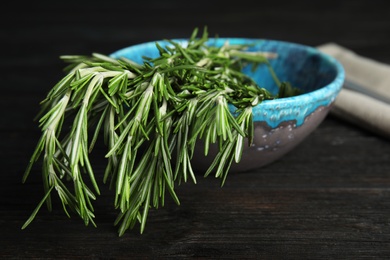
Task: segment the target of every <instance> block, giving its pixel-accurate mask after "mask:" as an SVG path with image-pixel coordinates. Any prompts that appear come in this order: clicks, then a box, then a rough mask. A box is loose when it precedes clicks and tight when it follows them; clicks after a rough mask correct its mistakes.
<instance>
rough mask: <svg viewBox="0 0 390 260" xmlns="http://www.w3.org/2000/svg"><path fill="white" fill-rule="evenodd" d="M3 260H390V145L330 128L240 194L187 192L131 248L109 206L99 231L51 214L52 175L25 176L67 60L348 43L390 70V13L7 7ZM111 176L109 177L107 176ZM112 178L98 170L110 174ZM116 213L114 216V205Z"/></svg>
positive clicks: (287, 7) (250, 180) (199, 6)
mask: <svg viewBox="0 0 390 260" xmlns="http://www.w3.org/2000/svg"><path fill="white" fill-rule="evenodd" d="M0 5H1V6H0V28H1V31H0V43H1V46H2V49H1V54H0V55H1V63H0V75H1V83H0V84H1V86H0V90H1V94H0V113H1V115H0V116H1V118H2V120H1V121H0V125H1V128H0V144H1V149H0V163H1V164H0V165H1V178H2V180H1V181H0V183H1V184H0V204H1V207H0V213H1V214H0V225H1V228H0V237H1V238H0V258H4V259H11V258H15V259H24V258H29V257H35V258H38V259H42V258H45V259H48V258H56V259H73V258H83V259H86V258H90V259H116V258H119V259H128V258H129V256H138V258H137V259H140V258H141V259H146V258H147V257H148V256H153V257H159V256H160V257H161V256H165V257H167V258H170V259H172V258H179V259H181V258H185V257H191V256H197V257H199V258H202V257H203V258H205V257H211V258H213V259H215V258H219V257H222V258H232V259H247V258H258V257H260V258H261V257H262V256H263V257H264V258H266V259H269V258H272V259H275V258H277V259H286V258H290V257H291V258H297V259H305V258H309V259H319V258H323V259H337V258H339V257H340V258H342V259H349V258H350V257H351V258H352V259H358V258H359V257H367V258H375V257H379V258H381V259H384V258H387V257H388V256H389V255H390V250H389V246H390V244H389V241H390V225H389V223H388V221H389V218H390V204H389V201H390V200H389V198H390V191H389V187H390V186H389V185H390V178H389V176H388V172H389V167H390V166H389V163H388V162H389V160H390V159H389V154H390V145H389V142H388V141H387V140H384V139H383V138H381V137H378V136H375V135H373V134H372V133H369V132H366V131H364V130H362V129H360V128H358V127H356V126H354V125H350V124H348V123H346V122H342V121H340V120H338V119H336V118H333V117H332V116H329V117H328V118H327V119H326V120H325V121H324V123H323V124H321V126H320V127H319V129H318V130H316V131H315V132H314V133H313V134H312V135H311V136H310V137H309V138H308V139H307V140H306V141H305V142H304V143H303V144H302V145H301V146H299V147H298V148H297V149H296V150H295V152H294V153H292V154H291V155H290V156H288V157H286V158H284V159H283V160H281V161H279V162H278V163H275V164H273V165H270V166H269V167H266V168H264V169H261V170H259V171H258V172H253V173H247V174H246V175H245V176H246V177H245V178H243V177H242V176H241V177H240V176H230V181H228V183H227V185H226V187H224V188H223V189H222V190H221V189H219V182H218V181H216V180H213V178H209V179H207V180H202V179H201V178H200V180H199V184H198V185H192V184H189V185H184V187H183V188H181V189H179V195H180V196H181V197H182V205H181V206H180V207H177V206H176V205H174V204H173V203H172V202H169V201H168V202H167V206H166V208H165V209H160V210H159V211H158V212H155V211H153V212H151V213H150V214H151V216H150V217H149V219H150V222H149V223H148V225H147V228H146V233H145V234H143V235H142V236H139V234H138V230H137V231H135V232H132V233H129V234H128V235H126V236H125V237H123V238H118V237H117V236H116V228H114V227H112V223H113V221H114V218H115V216H116V214H117V212H116V211H114V210H113V209H112V208H110V206H107V204H99V203H100V201H102V202H101V203H104V201H106V203H111V197H110V196H109V195H103V196H102V198H101V199H99V200H98V201H99V203H98V204H97V215H98V214H100V215H99V216H100V218H99V220H98V225H99V226H98V228H97V229H95V228H85V227H84V225H83V223H81V221H80V220H79V219H78V217H77V216H75V215H74V216H73V217H72V218H71V219H70V220H69V219H67V217H66V216H65V214H63V212H62V209H61V206H60V205H57V207H56V209H55V210H54V211H53V212H51V213H47V211H46V210H45V209H44V208H43V209H42V212H41V213H39V215H38V218H37V219H36V220H35V222H33V224H32V225H31V227H29V228H28V229H27V230H24V231H21V230H20V227H21V225H22V224H23V222H24V221H25V220H26V218H27V217H28V216H29V214H30V213H31V211H32V210H33V208H34V207H35V205H36V203H37V202H38V201H39V200H40V199H41V198H42V187H41V179H40V173H39V169H36V170H35V171H34V172H33V173H32V177H31V178H30V179H29V181H28V182H27V183H26V184H24V185H22V184H21V176H22V174H23V171H24V169H25V167H26V165H27V162H28V160H29V158H30V156H31V153H32V151H33V148H34V146H35V144H36V142H37V140H38V138H39V129H38V127H37V123H36V122H34V121H33V120H32V119H33V118H34V116H35V115H36V113H37V112H38V110H39V102H40V101H41V100H42V99H43V98H44V97H45V94H46V92H47V91H48V90H50V89H51V87H52V86H53V85H54V84H55V83H57V81H58V80H59V79H60V78H61V77H62V76H63V75H64V74H63V72H62V69H63V67H64V63H63V62H62V61H61V60H60V59H59V57H60V56H61V55H73V54H86V55H89V54H91V53H92V52H99V53H102V54H110V53H112V52H114V51H116V50H118V49H121V48H124V47H127V46H130V45H133V44H138V43H142V42H145V41H154V40H160V39H172V38H185V37H189V36H190V34H191V33H192V31H193V29H194V28H195V27H198V28H199V29H203V28H204V27H205V26H207V28H208V32H209V35H210V36H214V35H215V36H217V35H218V36H221V37H248V38H267V39H275V40H283V41H291V42H297V43H301V44H306V45H311V46H317V45H320V44H323V43H328V42H335V43H338V44H340V45H342V46H344V47H347V48H349V49H351V50H353V51H355V52H357V53H358V54H361V55H363V56H367V57H370V58H373V59H376V60H378V61H382V62H386V63H389V64H390V8H389V5H388V1H387V0H382V1H381V0H370V1H363V0H346V1H335V0H328V1H313V0H311V1H308V0H306V1H284V0H283V1H260V0H259V1H245V0H238V1H233V2H232V1H229V2H226V1H212V0H208V1H206V0H198V1H173V0H168V1H163V0H160V1H157V0H149V1H142V0H141V1H130V0H129V1H118V0H107V1H101V0H97V1H82V0H78V1H77V0H68V1H28V2H24V1H11V2H10V1H3V3H1V4H0ZM99 167H100V168H99ZM102 167H103V165H100V166H98V167H97V169H101V168H102ZM109 205H111V204H109Z"/></svg>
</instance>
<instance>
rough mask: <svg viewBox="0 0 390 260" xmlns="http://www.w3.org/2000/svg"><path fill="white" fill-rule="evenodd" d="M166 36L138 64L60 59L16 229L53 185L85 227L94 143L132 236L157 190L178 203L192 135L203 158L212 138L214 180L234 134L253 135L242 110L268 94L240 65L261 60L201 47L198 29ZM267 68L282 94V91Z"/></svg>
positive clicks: (90, 212) (263, 61) (233, 148)
mask: <svg viewBox="0 0 390 260" xmlns="http://www.w3.org/2000/svg"><path fill="white" fill-rule="evenodd" d="M167 41H168V43H170V45H169V47H165V48H163V47H162V46H160V45H159V44H158V43H156V47H157V48H158V50H159V51H160V55H159V57H157V58H149V57H144V62H143V64H136V63H134V62H133V61H130V60H127V59H124V58H121V59H113V58H111V57H108V56H105V55H102V54H96V53H94V54H92V55H91V56H62V57H61V58H62V59H63V60H64V61H66V62H68V63H69V66H68V67H66V72H67V75H66V76H65V77H64V78H63V79H61V80H60V81H59V82H58V83H57V84H56V85H55V86H54V87H53V88H52V89H51V91H50V92H49V93H48V95H47V97H46V98H45V99H44V100H43V101H42V103H41V105H42V110H41V112H40V113H39V115H38V118H39V126H40V128H41V130H42V136H41V138H40V139H39V141H38V144H37V146H36V149H35V151H34V153H33V155H32V157H31V160H30V163H29V165H28V167H27V169H26V172H25V174H24V177H23V182H25V181H26V179H27V177H28V175H29V173H30V171H31V169H32V166H33V165H34V164H35V163H36V162H37V161H38V160H39V159H40V158H41V159H42V176H43V187H44V192H45V195H44V197H43V199H42V200H41V202H40V203H39V204H38V206H37V207H36V209H35V210H34V211H33V213H32V214H31V216H30V218H29V219H28V220H27V221H26V222H25V224H24V226H23V227H22V228H25V227H27V226H28V225H29V224H30V222H31V221H32V220H33V219H34V217H35V216H36V214H37V212H38V211H39V209H40V208H41V207H42V205H43V204H44V203H45V202H46V204H47V206H48V208H49V209H50V208H51V199H50V198H51V195H52V193H53V192H54V191H55V192H57V194H58V196H59V198H60V200H61V202H62V205H63V209H64V211H65V213H66V214H67V215H68V216H69V217H70V214H69V210H70V211H72V212H75V213H77V214H78V215H79V216H80V217H81V218H82V219H83V221H84V222H85V224H86V225H88V224H89V223H92V224H93V225H95V222H94V218H95V215H94V208H93V203H92V202H93V200H95V199H96V196H97V195H99V185H98V184H97V181H96V178H95V177H96V175H95V172H94V170H93V166H92V165H91V162H90V157H89V156H90V152H91V151H92V150H93V148H94V145H95V143H96V142H98V141H99V140H102V142H104V144H105V145H106V147H107V154H106V158H107V165H106V168H105V172H104V177H103V182H104V183H107V182H108V183H109V185H110V187H111V188H112V189H113V190H114V191H115V201H114V205H115V207H116V208H117V209H118V211H119V214H118V217H117V219H116V220H115V225H118V226H119V231H118V232H119V235H120V236H122V235H123V234H124V233H125V231H126V230H128V229H129V228H133V227H134V225H135V224H137V223H140V232H141V233H142V232H143V231H144V228H145V224H146V220H147V216H148V211H149V209H150V208H151V207H154V208H158V207H160V206H163V205H164V200H165V196H166V192H168V193H169V195H170V196H171V197H172V199H173V200H174V201H175V202H176V203H177V204H180V202H179V198H178V197H177V195H176V193H175V185H178V184H180V182H182V181H184V182H187V181H188V179H191V180H192V181H193V182H194V183H196V175H195V173H194V171H193V169H192V166H191V159H192V157H193V156H194V150H195V147H196V144H197V142H198V141H199V139H202V140H203V141H204V143H205V144H206V145H205V150H204V153H205V154H206V155H207V154H208V150H209V147H210V145H212V144H217V145H218V147H219V152H218V154H217V156H216V157H215V159H214V162H213V163H212V165H211V166H210V168H209V170H208V171H207V172H206V173H205V176H207V175H209V174H210V173H211V172H215V176H216V177H218V178H221V180H222V185H223V183H224V182H225V180H226V177H227V174H228V171H229V168H230V166H231V164H232V163H233V162H239V161H240V159H241V154H242V150H243V145H244V139H246V138H248V140H249V144H251V142H252V140H253V121H252V120H253V119H252V107H253V106H256V105H257V104H259V103H260V102H262V101H263V100H265V99H274V98H277V97H278V96H277V95H276V96H275V95H272V94H271V93H270V92H269V91H267V90H266V89H265V88H261V87H259V86H257V85H256V83H255V82H254V81H253V80H252V79H250V78H249V77H248V76H247V75H245V74H244V73H243V72H242V68H243V66H245V65H246V64H248V63H251V64H253V65H256V66H259V65H265V66H269V63H268V60H267V57H265V56H264V55H262V54H261V53H256V54H254V53H248V52H246V48H247V47H248V46H241V45H238V46H237V45H229V43H226V44H225V45H223V46H221V47H215V46H208V45H207V41H208V34H207V31H206V30H205V31H204V32H203V34H202V35H201V36H200V37H199V38H198V30H197V29H195V30H194V32H193V33H192V35H191V37H190V38H189V40H188V45H187V46H185V47H183V46H182V45H180V44H178V43H176V42H175V41H172V40H167ZM270 72H271V73H273V75H274V77H275V80H276V82H277V83H278V84H279V85H280V86H282V87H281V89H283V91H282V92H286V90H288V89H291V87H289V86H287V85H286V84H285V83H280V82H279V81H278V80H277V78H276V76H275V73H274V72H273V71H272V68H270ZM286 86H287V87H289V88H287V87H286ZM282 92H281V93H282ZM229 104H232V105H234V106H235V107H237V111H236V114H235V115H233V114H232V113H231V112H230V110H229Z"/></svg>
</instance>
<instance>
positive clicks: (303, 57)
mask: <svg viewBox="0 0 390 260" xmlns="http://www.w3.org/2000/svg"><path fill="white" fill-rule="evenodd" d="M175 41H177V42H181V43H182V44H183V45H185V44H186V42H187V41H186V40H185V39H177V40H175ZM226 41H228V42H229V44H231V45H235V44H250V45H251V46H252V47H250V48H249V49H248V51H262V52H272V53H276V54H277V58H274V59H270V63H271V66H272V67H273V69H274V70H275V72H276V74H277V76H278V78H279V79H280V80H281V81H287V82H290V83H291V84H292V85H293V86H294V87H297V88H299V89H301V90H302V91H303V93H304V94H301V95H299V96H295V97H288V98H280V99H275V100H266V101H264V102H262V103H261V104H259V105H258V106H256V107H254V109H253V113H254V121H265V122H267V123H268V125H270V126H271V127H276V126H277V125H279V124H280V123H282V122H284V121H287V120H296V122H297V125H301V124H302V123H303V122H304V119H305V118H306V116H308V115H309V114H311V113H312V112H313V111H314V110H316V109H317V108H318V107H319V106H327V105H329V104H330V103H332V102H333V101H334V99H335V97H336V96H337V94H338V93H339V91H340V90H341V87H342V83H343V81H344V70H343V68H342V66H341V65H340V63H339V62H338V61H337V60H335V59H334V58H332V57H330V56H328V55H326V54H324V53H321V52H320V51H318V50H317V49H315V48H313V47H310V46H306V45H301V44H297V43H290V42H283V41H276V40H267V39H251V38H214V39H213V38H212V39H209V41H208V44H210V45H215V46H221V45H223V44H225V43H226ZM157 42H158V43H159V44H160V45H161V46H163V47H164V46H167V45H169V43H168V42H166V41H157ZM158 55H159V51H158V49H157V47H156V41H154V42H146V43H142V44H138V45H133V46H130V47H127V48H124V49H121V50H118V51H116V52H114V53H112V54H111V57H113V58H121V57H125V58H127V59H130V60H133V61H134V62H137V63H140V64H142V63H143V57H144V56H146V57H151V58H155V57H158ZM244 72H245V73H246V74H247V75H248V76H250V77H251V78H253V79H254V80H255V81H256V83H257V84H258V85H259V86H260V87H263V88H266V89H268V90H270V91H271V92H273V93H277V91H278V87H277V85H276V84H275V82H274V80H273V78H272V76H271V74H270V73H269V71H268V68H267V67H266V66H259V67H258V68H257V69H256V70H255V71H252V69H251V68H250V67H247V68H245V69H244ZM286 109H288V110H286ZM234 110H235V108H234V107H233V106H231V111H232V112H234ZM281 111H282V112H281ZM283 111H284V112H283Z"/></svg>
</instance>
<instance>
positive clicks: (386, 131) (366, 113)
mask: <svg viewBox="0 0 390 260" xmlns="http://www.w3.org/2000/svg"><path fill="white" fill-rule="evenodd" d="M317 48H318V49H319V50H320V51H322V52H324V53H326V54H328V55H330V56H333V57H334V58H336V59H337V60H338V61H339V62H340V63H341V64H342V65H343V67H344V70H345V83H344V86H343V88H342V89H341V91H340V94H339V95H338V96H337V98H336V100H335V104H334V106H333V108H332V110H331V111H330V113H332V114H334V115H336V116H338V117H339V118H342V119H344V120H346V121H348V122H351V123H353V124H355V125H358V126H359V127H362V128H364V129H367V130H369V131H371V132H372V133H374V134H378V135H381V136H383V137H385V138H389V139H390V65H388V64H384V63H381V62H378V61H375V60H373V59H369V58H367V57H363V56H361V55H358V54H357V53H355V52H353V51H351V50H349V49H347V48H345V47H343V46H340V45H338V44H336V43H332V42H331V43H326V44H323V45H320V46H317Z"/></svg>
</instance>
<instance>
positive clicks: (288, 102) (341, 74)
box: [110, 37, 345, 126]
mask: <svg viewBox="0 0 390 260" xmlns="http://www.w3.org/2000/svg"><path fill="white" fill-rule="evenodd" d="M171 40H172V41H175V42H178V43H182V44H185V43H186V42H188V39H186V38H174V39H171ZM226 41H229V42H230V43H231V42H232V41H233V42H234V44H235V43H237V44H239V43H244V42H246V43H254V44H256V43H258V44H264V43H265V42H268V43H275V44H279V45H286V46H290V47H293V48H299V49H303V50H305V51H307V52H308V53H311V54H316V55H318V56H319V57H321V58H322V59H324V60H325V61H326V62H327V63H328V64H329V66H332V67H333V68H334V69H335V78H334V79H333V80H332V81H331V82H329V83H328V84H326V85H324V86H322V87H320V88H318V89H316V90H313V91H310V92H306V93H303V94H300V95H297V96H293V97H284V98H277V99H272V100H264V101H262V102H261V103H259V104H258V105H256V106H254V107H253V108H252V109H253V112H254V114H255V117H254V121H267V123H268V124H269V125H271V126H276V125H278V124H279V123H280V121H286V120H287V119H283V120H276V121H278V122H275V120H274V119H272V120H268V119H267V114H264V113H263V111H274V110H281V109H284V108H288V109H295V110H297V109H299V110H302V107H303V106H306V105H307V106H306V107H305V108H304V111H301V115H300V117H301V119H298V120H297V124H298V125H300V124H302V123H303V120H304V118H305V117H306V116H307V115H309V114H311V113H312V112H313V111H314V110H316V109H317V108H318V107H319V106H329V105H330V104H332V103H333V102H334V100H335V98H336V97H337V95H338V94H339V92H340V91H341V89H342V87H343V83H344V80H345V70H344V68H343V66H342V64H341V63H340V62H339V61H338V60H337V59H336V58H334V57H333V56H330V55H329V54H326V53H324V52H322V51H320V50H319V49H317V48H315V47H313V46H310V45H305V44H301V43H297V42H291V41H284V40H274V39H267V38H250V37H214V38H213V37H211V38H209V39H208V42H210V43H213V42H214V43H217V44H222V43H224V42H226ZM156 43H159V44H162V45H163V46H166V45H168V44H169V43H168V41H167V40H163V39H161V40H155V41H147V42H142V43H138V44H134V45H130V46H127V47H124V48H122V49H118V50H116V51H114V52H113V53H111V54H110V57H114V58H119V57H121V56H125V54H126V53H129V52H131V51H134V50H137V48H144V47H148V45H149V47H155V44H156ZM231 44H232V43H231ZM230 109H231V111H232V112H234V110H235V107H234V106H231V107H230ZM302 112H303V113H302ZM289 118H290V119H295V118H293V117H291V116H290V117H289Z"/></svg>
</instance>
